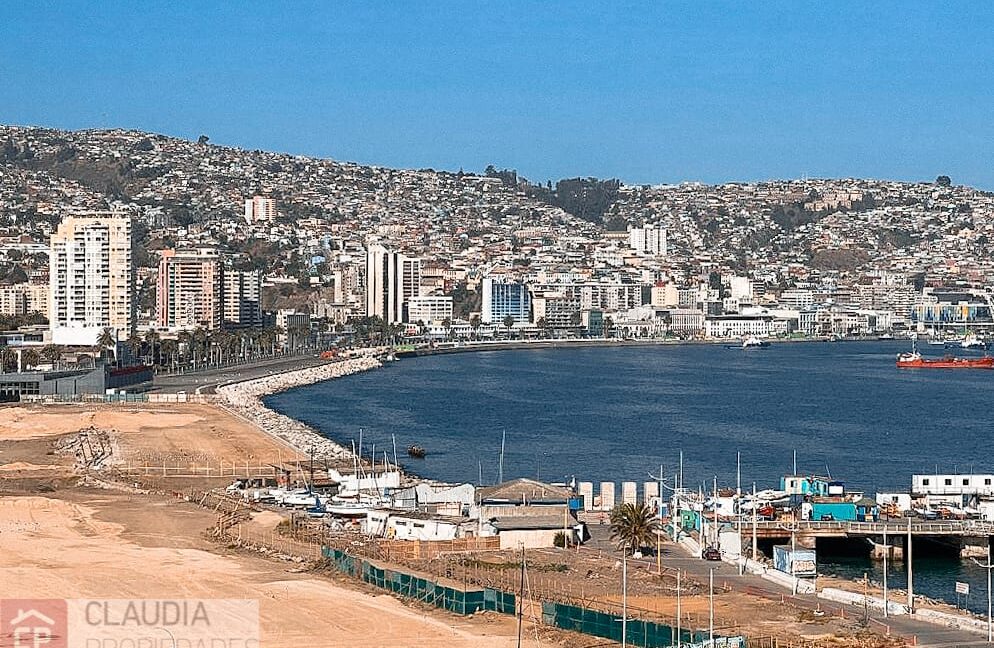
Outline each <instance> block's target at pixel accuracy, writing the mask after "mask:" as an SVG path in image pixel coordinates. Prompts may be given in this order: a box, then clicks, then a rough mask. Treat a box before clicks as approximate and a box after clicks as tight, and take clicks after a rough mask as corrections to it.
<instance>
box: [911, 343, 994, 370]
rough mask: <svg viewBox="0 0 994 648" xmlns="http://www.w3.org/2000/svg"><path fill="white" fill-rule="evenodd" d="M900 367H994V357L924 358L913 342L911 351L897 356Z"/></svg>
mask: <svg viewBox="0 0 994 648" xmlns="http://www.w3.org/2000/svg"><path fill="white" fill-rule="evenodd" d="M897 366H898V368H899V369H994V358H992V357H991V356H989V355H986V354H985V355H984V357H983V358H955V357H953V356H949V355H947V356H945V357H943V358H923V357H922V354H920V353H918V349H917V348H916V347H915V346H914V344H913V343H912V347H911V353H902V354H901V355H899V356H897Z"/></svg>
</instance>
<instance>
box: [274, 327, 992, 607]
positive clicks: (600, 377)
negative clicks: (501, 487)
mask: <svg viewBox="0 0 994 648" xmlns="http://www.w3.org/2000/svg"><path fill="white" fill-rule="evenodd" d="M908 347H909V345H908V343H907V342H835V343H832V342H825V343H803V344H780V345H774V346H773V347H771V348H767V349H761V350H749V351H743V350H740V349H727V348H724V347H722V346H715V345H685V346H666V347H660V346H653V347H626V348H588V349H565V350H564V349H548V350H527V351H492V352H481V353H465V354H455V355H444V356H432V357H425V358H417V359H403V360H400V361H398V362H395V363H392V364H389V365H387V366H385V367H384V368H383V369H381V370H377V371H373V372H367V373H364V374H359V375H356V376H351V377H348V378H345V379H341V380H335V381H330V382H326V383H321V384H316V385H311V386H308V387H302V388H299V389H295V390H293V391H289V392H286V393H283V394H278V395H276V396H272V397H270V398H268V399H267V402H268V403H269V405H270V406H272V407H274V408H275V409H277V410H279V411H281V412H283V413H285V414H287V415H289V416H292V417H294V418H297V419H300V420H303V421H305V422H307V423H309V424H311V425H313V426H314V427H315V428H317V429H319V430H321V431H322V432H323V433H324V434H326V435H327V436H329V437H331V438H333V439H335V440H337V441H340V442H342V443H344V444H345V445H349V443H350V441H351V440H353V439H358V437H359V430H360V429H362V430H363V444H364V447H365V448H366V451H367V453H368V451H369V448H370V444H372V443H375V444H376V448H377V453H378V455H379V456H380V457H382V454H381V452H382V450H387V451H388V452H390V454H391V455H392V454H393V449H392V439H391V435H395V436H396V443H397V448H398V453H399V454H400V455H401V463H404V464H406V465H407V466H408V467H409V468H411V469H412V470H414V471H415V472H417V473H419V474H422V475H424V476H427V477H434V478H438V479H444V480H452V481H472V482H477V481H479V479H480V472H481V469H482V473H483V482H484V483H492V482H494V481H495V480H496V477H497V466H498V456H499V452H500V443H501V435H502V432H506V439H507V441H506V450H505V458H504V476H505V477H506V478H511V477H518V476H524V477H537V478H539V479H543V480H548V481H563V480H566V479H569V478H571V477H573V476H575V477H576V479H577V480H584V481H594V482H598V481H607V480H614V481H618V482H620V481H623V480H634V481H645V480H646V479H648V478H649V473H650V472H652V473H653V474H656V473H658V471H659V466H660V465H662V466H663V470H664V472H665V473H666V474H668V475H672V474H673V472H674V471H675V470H676V469H677V463H678V457H679V453H680V451H681V450H682V451H683V453H684V475H685V477H684V481H685V483H686V484H687V485H688V486H694V485H697V484H708V485H710V483H711V480H712V479H713V477H714V476H717V477H718V481H719V484H726V485H734V483H735V457H736V452H740V453H741V457H742V482H743V484H744V485H747V487H748V488H751V485H752V482H756V483H757V484H758V487H759V488H760V489H762V488H768V487H775V486H777V485H778V483H779V479H780V477H781V476H782V475H784V474H786V473H788V472H790V471H791V467H792V465H791V464H792V457H793V453H794V451H796V452H797V462H798V468H799V470H800V471H801V472H814V473H821V474H824V473H828V474H830V475H831V476H832V477H834V478H836V479H841V480H843V481H845V482H846V485H847V487H848V488H850V489H863V490H865V491H866V492H867V493H868V494H871V495H872V493H874V492H876V491H889V490H905V491H906V490H908V489H909V488H910V485H911V475H912V473H915V472H934V471H936V470H937V469H938V470H939V471H955V470H960V471H971V470H972V471H975V472H994V458H992V456H991V453H990V451H989V448H990V440H991V423H990V395H991V393H992V385H994V372H988V371H941V370H932V371H928V370H925V371H921V370H919V371H913V370H898V369H897V368H896V367H895V366H894V360H895V356H896V355H897V353H899V352H900V351H904V350H907V349H908ZM923 351H924V352H925V353H926V355H928V354H929V353H930V352H934V353H937V354H938V353H941V350H939V351H934V350H933V349H929V348H926V349H924V350H923ZM412 443H417V444H420V445H422V446H424V447H425V448H426V449H427V451H428V457H427V458H426V459H425V460H424V461H418V460H413V459H407V458H406V457H404V454H405V452H404V448H406V447H407V446H408V445H410V444H412ZM916 562H917V561H916ZM953 563H955V564H953ZM831 565H832V566H834V567H832V568H833V569H835V570H836V571H837V572H838V573H851V574H853V575H859V576H862V573H863V571H864V570H866V569H867V568H869V566H868V564H867V563H866V562H865V561H861V560H860V559H849V560H843V559H839V560H833V561H831ZM828 566H829V565H828V564H826V567H828ZM898 569H900V567H899V566H898ZM932 571H933V572H934V578H933V579H932V583H931V586H930V585H929V582H928V581H929V578H928V577H927V575H925V576H923V578H924V580H923V581H922V582H920V583H919V587H921V588H923V590H924V591H925V592H927V593H929V594H930V595H933V596H937V597H938V596H943V597H945V598H949V599H951V600H953V601H955V595H954V594H950V595H948V596H947V595H945V590H946V589H948V590H949V592H952V591H953V589H952V588H953V582H954V580H955V577H956V576H957V575H958V576H960V577H961V578H962V577H968V579H970V580H973V577H976V573H974V570H973V569H972V568H969V567H967V566H966V565H960V564H959V561H949V560H946V561H940V563H939V564H938V565H936V566H934V568H933V569H932ZM870 577H871V578H873V577H874V574H873V573H872V569H871V574H870ZM898 580H899V576H898V574H897V573H895V574H894V584H895V586H897V585H898ZM982 580H983V579H982V572H981V580H980V581H978V582H977V583H976V585H975V589H974V591H975V592H982V591H983V587H982V585H981V582H982ZM946 581H948V588H947V587H946V584H947V583H946ZM971 598H973V599H976V600H977V601H978V604H979V601H980V599H981V598H983V597H981V596H979V595H975V596H974V597H971ZM973 602H974V601H973V600H971V603H973Z"/></svg>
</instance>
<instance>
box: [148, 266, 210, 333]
mask: <svg viewBox="0 0 994 648" xmlns="http://www.w3.org/2000/svg"><path fill="white" fill-rule="evenodd" d="M156 297H157V302H158V307H159V310H158V315H159V317H158V320H159V326H163V327H167V328H171V329H187V330H189V329H195V328H197V327H202V328H205V329H207V330H216V329H219V328H221V265H220V263H219V261H218V256H217V251H216V250H214V249H212V248H197V249H193V250H163V251H162V258H161V259H160V261H159V281H158V291H157V294H156Z"/></svg>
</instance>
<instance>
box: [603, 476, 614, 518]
mask: <svg viewBox="0 0 994 648" xmlns="http://www.w3.org/2000/svg"><path fill="white" fill-rule="evenodd" d="M613 508H614V482H601V510H602V511H610V510H611V509H613Z"/></svg>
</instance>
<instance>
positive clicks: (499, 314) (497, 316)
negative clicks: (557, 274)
mask: <svg viewBox="0 0 994 648" xmlns="http://www.w3.org/2000/svg"><path fill="white" fill-rule="evenodd" d="M531 309H532V298H531V293H530V292H529V291H528V286H527V285H525V284H523V283H516V282H511V281H507V280H505V279H502V278H495V277H485V278H484V279H483V307H482V311H483V312H482V313H481V315H480V320H481V321H482V322H483V323H484V324H503V322H504V318H505V317H508V316H510V317H513V318H514V323H515V324H522V323H526V322H528V321H530V319H531Z"/></svg>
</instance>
